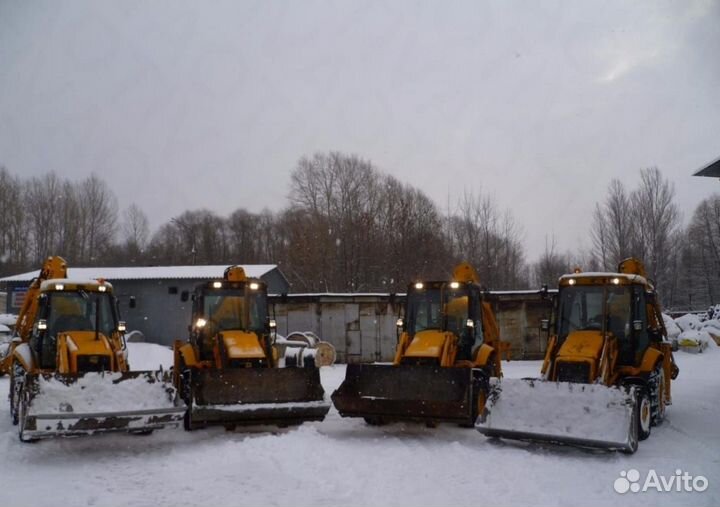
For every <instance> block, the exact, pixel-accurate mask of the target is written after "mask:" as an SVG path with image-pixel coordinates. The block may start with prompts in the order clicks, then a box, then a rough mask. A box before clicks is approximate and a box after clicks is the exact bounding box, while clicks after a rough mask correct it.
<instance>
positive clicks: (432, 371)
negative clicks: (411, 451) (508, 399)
mask: <svg viewBox="0 0 720 507" xmlns="http://www.w3.org/2000/svg"><path fill="white" fill-rule="evenodd" d="M486 386H487V378H486V376H485V374H484V373H483V372H482V370H479V369H474V368H443V367H439V366H404V365H403V366H393V365H377V364H348V365H347V370H346V372H345V380H344V381H343V383H342V384H340V387H339V388H338V389H337V390H336V391H335V392H334V393H333V395H332V400H333V404H334V405H335V407H336V408H337V410H338V412H339V413H340V415H341V416H343V417H365V418H368V419H380V420H384V421H419V422H423V421H424V422H455V423H460V424H472V423H473V421H474V420H475V416H476V415H477V397H478V394H479V392H480V390H481V389H486Z"/></svg>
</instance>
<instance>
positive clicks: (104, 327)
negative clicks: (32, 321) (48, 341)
mask: <svg viewBox="0 0 720 507" xmlns="http://www.w3.org/2000/svg"><path fill="white" fill-rule="evenodd" d="M49 301H50V304H49V311H48V314H47V317H46V320H47V326H48V327H47V328H48V333H49V334H50V335H51V336H55V335H57V334H58V333H62V332H64V331H95V327H96V322H97V324H98V326H97V327H98V330H99V331H100V333H102V334H104V335H105V336H110V335H111V334H112V333H113V332H114V331H115V329H117V326H116V322H115V312H114V309H113V305H112V297H111V295H110V294H108V293H106V292H105V293H103V292H86V291H79V292H53V293H51V294H50V300H49ZM98 315H99V317H100V318H99V321H98V320H97V317H98Z"/></svg>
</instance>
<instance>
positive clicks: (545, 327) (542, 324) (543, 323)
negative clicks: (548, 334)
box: [540, 319, 550, 331]
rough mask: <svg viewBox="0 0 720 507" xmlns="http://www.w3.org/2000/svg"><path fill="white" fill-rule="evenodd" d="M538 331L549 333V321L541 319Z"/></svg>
mask: <svg viewBox="0 0 720 507" xmlns="http://www.w3.org/2000/svg"><path fill="white" fill-rule="evenodd" d="M540 330H541V331H549V330H550V321H549V320H548V319H542V320H541V321H540Z"/></svg>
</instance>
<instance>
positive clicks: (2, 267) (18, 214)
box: [0, 167, 28, 275]
mask: <svg viewBox="0 0 720 507" xmlns="http://www.w3.org/2000/svg"><path fill="white" fill-rule="evenodd" d="M22 188H23V186H22V183H21V181H20V180H19V179H18V178H16V177H14V176H12V175H11V174H10V173H9V172H8V170H7V169H6V168H5V167H0V210H2V211H0V274H3V275H6V274H11V273H13V272H15V271H17V270H19V269H22V268H23V267H25V265H26V263H27V254H28V250H27V242H26V240H27V238H26V223H25V222H26V219H25V213H24V209H23V205H22V201H23V198H22Z"/></svg>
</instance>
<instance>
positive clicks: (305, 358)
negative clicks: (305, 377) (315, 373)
mask: <svg viewBox="0 0 720 507" xmlns="http://www.w3.org/2000/svg"><path fill="white" fill-rule="evenodd" d="M276 344H277V345H280V346H281V347H282V348H283V351H282V356H283V359H284V364H285V367H286V368H319V367H321V366H331V365H333V364H334V363H335V359H336V357H337V355H336V353H335V347H333V346H332V345H331V344H330V343H328V342H324V341H321V340H320V338H319V337H318V336H317V335H316V334H314V333H311V332H305V333H303V332H299V331H296V332H294V333H290V334H289V335H288V336H287V337H286V338H284V339H282V340H278V341H277V342H276Z"/></svg>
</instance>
